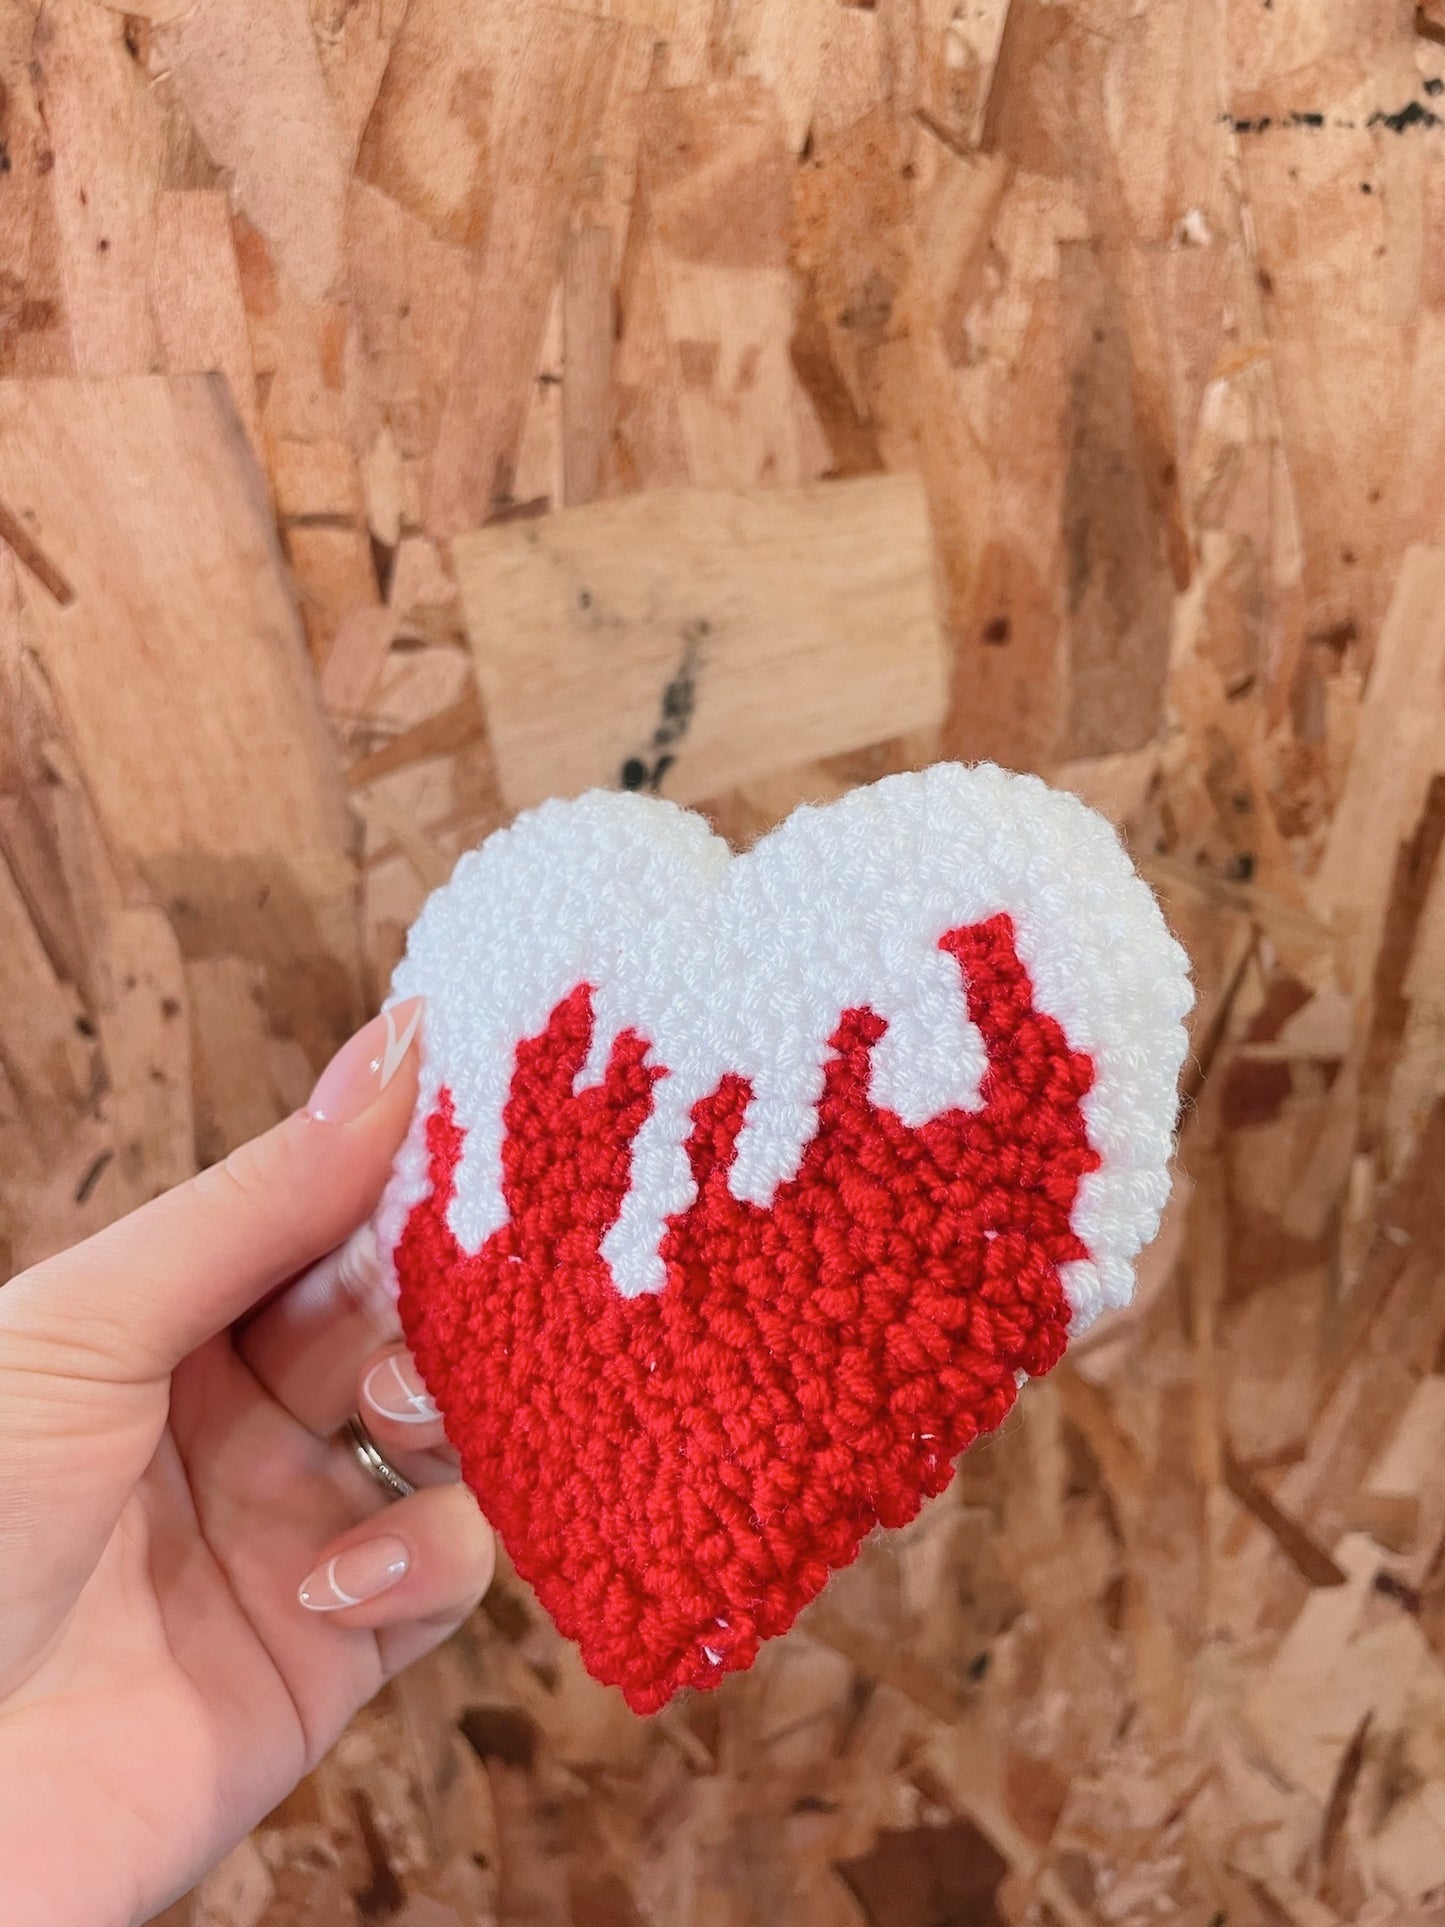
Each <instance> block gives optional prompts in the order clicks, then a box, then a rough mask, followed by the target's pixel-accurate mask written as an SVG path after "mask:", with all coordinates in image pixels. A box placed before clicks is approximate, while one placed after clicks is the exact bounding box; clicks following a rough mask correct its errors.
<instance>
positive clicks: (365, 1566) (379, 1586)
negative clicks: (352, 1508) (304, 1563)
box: [296, 1533, 411, 1613]
mask: <svg viewBox="0 0 1445 1927" xmlns="http://www.w3.org/2000/svg"><path fill="white" fill-rule="evenodd" d="M410 1565H411V1554H410V1553H409V1552H408V1551H407V1548H406V1546H405V1544H404V1543H403V1542H402V1541H401V1540H400V1539H395V1538H392V1537H391V1535H390V1534H389V1533H388V1534H384V1535H383V1536H382V1537H381V1538H380V1539H363V1540H362V1542H361V1544H360V1545H356V1546H347V1547H346V1549H345V1550H344V1551H342V1552H337V1553H333V1554H332V1556H331V1558H329V1559H328V1560H327V1561H326V1562H325V1564H324V1565H320V1566H318V1567H317V1568H316V1570H315V1572H312V1573H308V1574H307V1576H306V1578H305V1579H303V1580H302V1582H301V1590H300V1591H299V1592H298V1593H297V1595H296V1597H297V1598H298V1599H299V1600H300V1601H301V1604H302V1605H303V1606H305V1607H306V1608H307V1610H308V1611H310V1612H313V1613H334V1612H340V1611H341V1609H342V1607H343V1606H360V1605H362V1604H363V1603H364V1602H365V1601H366V1600H368V1599H375V1598H376V1597H377V1595H378V1594H379V1593H383V1592H389V1591H390V1590H391V1588H392V1587H393V1586H394V1585H396V1584H397V1583H398V1582H399V1581H400V1580H403V1579H405V1577H406V1575H407V1569H408V1567H409V1566H410Z"/></svg>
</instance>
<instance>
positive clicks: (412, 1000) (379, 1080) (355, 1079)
mask: <svg viewBox="0 0 1445 1927" xmlns="http://www.w3.org/2000/svg"><path fill="white" fill-rule="evenodd" d="M425 1009H426V999H425V997H408V998H406V1000H405V1001H404V1002H402V1003H399V1004H389V1005H388V1006H387V1008H386V1009H385V1010H383V1011H382V1012H381V1014H380V1015H379V1016H377V1017H373V1018H372V1020H371V1022H370V1023H369V1024H363V1025H362V1027H361V1029H360V1030H359V1031H357V1033H356V1035H355V1036H354V1037H352V1038H349V1039H348V1040H347V1042H346V1043H344V1044H343V1045H342V1046H341V1049H340V1050H339V1051H338V1052H337V1053H336V1055H335V1056H334V1057H333V1058H332V1060H331V1062H330V1063H329V1064H328V1065H327V1066H326V1069H325V1070H324V1071H323V1072H322V1073H321V1075H320V1077H319V1078H318V1079H317V1082H316V1089H315V1090H314V1091H313V1092H312V1093H311V1098H310V1102H309V1103H308V1104H307V1106H306V1114H307V1116H308V1117H312V1118H315V1119H316V1120H317V1122H318V1123H321V1124H353V1123H355V1121H356V1119H357V1118H359V1117H360V1116H361V1115H362V1113H363V1112H364V1111H368V1110H370V1108H371V1106H372V1105H373V1104H374V1103H375V1102H376V1100H377V1098H379V1097H380V1096H381V1094H382V1092H383V1091H384V1090H385V1089H386V1087H387V1085H388V1084H389V1083H390V1082H391V1080H392V1078H393V1077H395V1076H396V1074H397V1072H398V1071H399V1070H400V1069H401V1066H402V1063H403V1060H404V1059H405V1057H406V1054H407V1052H408V1051H409V1050H410V1049H411V1046H412V1042H413V1040H414V1039H415V1037H416V1034H417V1030H418V1028H419V1027H420V1025H421V1020H422V1013H423V1012H424V1011H425Z"/></svg>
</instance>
